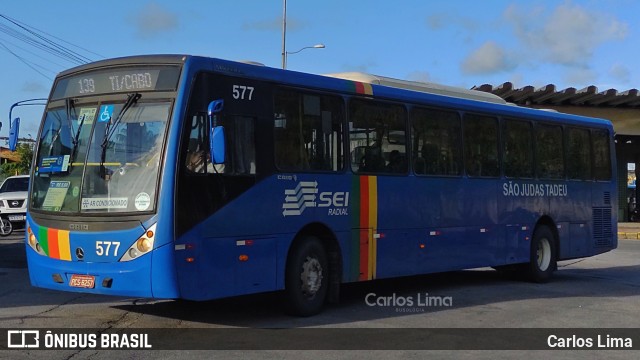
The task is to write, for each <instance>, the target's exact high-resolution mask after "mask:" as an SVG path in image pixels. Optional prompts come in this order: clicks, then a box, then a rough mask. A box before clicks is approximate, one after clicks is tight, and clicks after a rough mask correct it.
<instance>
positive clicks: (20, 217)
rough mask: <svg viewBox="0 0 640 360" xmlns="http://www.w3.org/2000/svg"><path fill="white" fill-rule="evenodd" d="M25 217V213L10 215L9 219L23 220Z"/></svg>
mask: <svg viewBox="0 0 640 360" xmlns="http://www.w3.org/2000/svg"><path fill="white" fill-rule="evenodd" d="M25 218H26V216H24V215H9V221H23V220H25Z"/></svg>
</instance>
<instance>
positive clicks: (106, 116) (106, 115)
mask: <svg viewBox="0 0 640 360" xmlns="http://www.w3.org/2000/svg"><path fill="white" fill-rule="evenodd" d="M111 116H113V105H102V106H100V115H99V116H98V122H109V120H111Z"/></svg>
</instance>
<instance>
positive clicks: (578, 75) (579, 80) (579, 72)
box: [564, 68, 598, 87]
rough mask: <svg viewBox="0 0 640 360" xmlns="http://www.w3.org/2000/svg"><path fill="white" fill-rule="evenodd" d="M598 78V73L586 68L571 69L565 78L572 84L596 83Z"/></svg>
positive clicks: (585, 84)
mask: <svg viewBox="0 0 640 360" xmlns="http://www.w3.org/2000/svg"><path fill="white" fill-rule="evenodd" d="M597 79H598V73H597V72H595V71H594V70H591V69H586V68H573V69H569V70H568V71H567V72H566V73H565V76H564V80H565V82H566V83H568V84H573V85H572V86H576V87H578V86H588V85H591V84H594V83H595V82H596V80H597Z"/></svg>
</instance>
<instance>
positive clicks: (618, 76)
mask: <svg viewBox="0 0 640 360" xmlns="http://www.w3.org/2000/svg"><path fill="white" fill-rule="evenodd" d="M609 76H611V77H612V78H614V79H615V80H617V81H619V82H621V83H623V84H628V83H630V82H631V70H629V68H628V67H626V66H624V65H622V64H619V63H618V64H613V66H611V68H610V69H609Z"/></svg>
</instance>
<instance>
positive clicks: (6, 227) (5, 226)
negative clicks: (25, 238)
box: [0, 219, 11, 235]
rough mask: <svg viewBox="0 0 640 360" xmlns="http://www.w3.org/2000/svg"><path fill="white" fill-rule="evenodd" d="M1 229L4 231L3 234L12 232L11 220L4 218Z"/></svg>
mask: <svg viewBox="0 0 640 360" xmlns="http://www.w3.org/2000/svg"><path fill="white" fill-rule="evenodd" d="M0 231H2V234H3V235H4V234H8V233H10V232H11V222H9V220H4V219H3V220H2V225H0Z"/></svg>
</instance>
